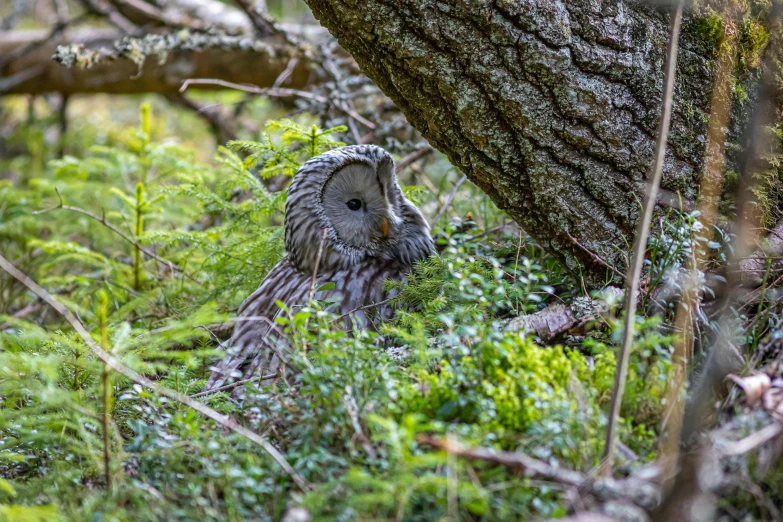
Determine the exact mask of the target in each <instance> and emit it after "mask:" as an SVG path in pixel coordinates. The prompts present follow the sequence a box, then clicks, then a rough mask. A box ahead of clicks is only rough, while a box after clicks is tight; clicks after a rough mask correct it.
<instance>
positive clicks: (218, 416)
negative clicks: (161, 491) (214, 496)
mask: <svg viewBox="0 0 783 522" xmlns="http://www.w3.org/2000/svg"><path fill="white" fill-rule="evenodd" d="M0 268H2V269H3V270H5V271H6V272H8V273H9V274H10V275H11V276H12V277H13V278H14V279H16V280H17V281H19V282H20V283H22V284H23V285H25V286H26V287H27V288H28V289H29V290H30V291H31V292H33V293H34V294H35V295H37V296H38V297H40V298H41V299H42V300H43V301H44V302H45V303H46V304H48V305H49V306H51V307H52V308H54V310H55V311H56V312H57V313H59V314H60V315H62V316H63V317H64V318H65V320H66V321H68V322H69V323H70V325H71V326H72V327H73V329H74V330H76V333H77V334H79V337H81V338H82V340H83V341H84V342H85V344H87V346H88V347H89V348H90V350H91V351H92V352H93V353H94V354H95V356H96V357H98V359H100V360H101V361H103V362H104V363H105V364H106V365H107V366H109V367H110V368H111V369H113V370H114V371H116V372H118V373H120V374H121V375H124V376H125V377H127V378H128V379H130V380H131V381H133V382H135V383H137V384H140V385H142V386H145V387H147V388H149V389H150V390H152V391H153V392H155V393H157V394H159V395H163V396H164V397H168V398H169V399H172V400H174V401H177V402H179V403H181V404H184V405H185V406H187V407H189V408H192V409H194V410H196V411H197V412H199V413H201V414H202V415H204V416H205V417H207V418H210V419H212V420H213V421H215V422H217V423H218V424H220V425H221V426H224V427H226V428H228V429H230V430H232V431H233V432H235V433H238V434H239V435H242V436H243V437H245V438H246V439H248V440H249V441H251V442H253V443H254V444H257V445H258V446H260V447H261V448H263V449H264V451H266V452H267V453H268V454H269V455H270V456H271V457H272V458H273V459H274V460H275V462H277V463H278V464H279V465H280V467H281V468H283V470H284V471H285V472H286V473H287V474H288V476H290V477H291V479H292V480H293V481H294V482H295V483H296V485H297V486H299V488H300V489H301V490H302V491H309V489H310V485H309V484H308V483H307V482H305V480H304V479H303V478H302V477H300V476H299V474H298V473H297V472H296V471H294V469H293V468H292V467H291V465H290V464H289V463H288V462H287V461H286V460H285V457H283V455H281V454H280V452H279V451H278V450H277V448H275V447H274V446H273V445H272V444H270V443H269V441H267V440H266V439H265V438H264V437H262V436H260V435H259V434H257V433H255V432H253V431H250V430H249V429H247V428H245V427H244V426H241V425H240V424H238V423H237V422H236V421H234V420H233V419H231V418H230V417H228V416H227V415H223V414H222V413H219V412H217V411H215V410H213V409H212V408H210V407H209V406H206V405H204V404H201V403H200V402H198V401H195V400H193V399H192V398H190V397H188V396H187V395H182V394H181V393H178V392H176V391H174V390H172V389H171V388H167V387H165V386H161V385H159V384H157V383H156V382H153V381H152V380H150V379H148V378H147V377H144V376H143V375H141V374H139V373H137V372H136V371H135V370H133V369H131V368H128V367H127V366H125V365H124V364H123V363H122V362H120V361H119V360H118V359H116V358H115V357H114V356H112V355H110V354H109V353H107V352H106V351H105V350H104V349H102V348H101V347H100V346H99V345H98V343H96V342H95V340H94V339H93V338H92V336H91V335H90V332H88V331H87V328H85V326H84V325H83V324H82V323H81V321H79V319H77V318H76V316H75V315H73V313H72V312H71V311H70V310H69V309H68V308H66V307H65V305H63V304H62V303H61V302H60V301H58V300H57V299H55V298H54V297H53V296H52V295H51V294H50V293H49V292H47V291H46V290H44V289H43V288H41V287H40V286H39V285H38V284H37V283H36V282H35V281H33V280H32V279H30V278H29V277H27V276H26V275H25V274H23V273H22V272H20V271H19V270H18V269H17V268H16V267H15V266H14V265H12V264H11V262H10V261H8V260H7V259H6V258H5V257H3V256H2V255H0Z"/></svg>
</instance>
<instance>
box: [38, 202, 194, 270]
mask: <svg viewBox="0 0 783 522" xmlns="http://www.w3.org/2000/svg"><path fill="white" fill-rule="evenodd" d="M56 192H57V197H58V198H60V204H59V205H57V206H56V207H51V208H45V209H43V210H36V211H35V212H33V215H34V216H37V215H40V214H46V213H47V212H51V211H52V210H59V209H63V210H70V211H71V212H78V213H79V214H84V215H85V216H87V217H89V218H92V219H94V220H95V221H97V222H98V223H100V224H102V225H103V226H105V227H106V228H108V229H109V230H111V231H112V232H114V233H115V234H117V235H118V236H120V237H121V238H122V239H124V240H125V241H127V242H128V243H130V244H131V245H133V246H135V247H136V248H138V249H139V250H141V251H142V252H143V253H144V254H146V255H147V256H149V257H151V258H152V259H154V260H155V261H158V262H159V263H163V264H164V265H166V266H168V267H169V269H170V270H176V271H177V272H182V273H183V274H184V275H185V277H187V278H188V279H190V280H191V281H193V282H194V283H199V284H201V281H199V280H198V279H195V278H194V277H193V276H190V275H188V274H187V273H186V272H185V270H184V269H183V268H182V267H180V266H179V265H177V264H176V263H173V262H171V261H169V260H168V259H164V258H162V257H160V256H159V255H158V254H156V253H155V252H153V251H152V250H149V249H147V248H145V247H144V246H143V245H142V244H141V243H139V242H138V241H136V240H135V239H133V238H132V237H130V236H128V235H127V234H125V232H123V231H122V230H120V229H119V228H117V227H115V226H114V225H112V224H111V223H109V222H108V221H106V216H105V215H104V216H103V217H101V216H98V215H97V214H93V213H92V212H90V211H89V210H85V209H83V208H79V207H72V206H70V205H64V204H63V197H62V195H61V194H60V191H59V190H56Z"/></svg>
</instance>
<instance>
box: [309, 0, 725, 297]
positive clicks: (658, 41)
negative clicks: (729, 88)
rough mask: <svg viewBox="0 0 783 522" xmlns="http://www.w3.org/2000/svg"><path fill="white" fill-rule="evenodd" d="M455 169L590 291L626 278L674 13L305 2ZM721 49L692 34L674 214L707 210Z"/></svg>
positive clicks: (513, 0)
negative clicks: (696, 207)
mask: <svg viewBox="0 0 783 522" xmlns="http://www.w3.org/2000/svg"><path fill="white" fill-rule="evenodd" d="M306 1H307V3H308V4H309V5H310V7H311V9H312V10H313V13H314V14H315V16H316V17H317V18H318V19H319V20H320V22H321V23H322V25H324V26H325V27H326V28H328V29H329V30H330V31H331V32H332V34H333V35H334V36H336V37H337V39H338V40H339V42H340V44H341V45H342V46H343V47H345V48H346V49H347V50H348V51H349V52H350V53H351V54H352V55H353V57H354V58H355V59H356V61H357V62H358V63H359V65H360V66H361V67H362V69H363V70H364V72H365V73H366V74H367V75H368V76H370V78H372V79H373V80H374V81H375V82H377V84H378V85H379V86H380V88H381V89H382V90H383V91H384V92H385V93H386V94H387V95H388V96H389V97H391V98H392V100H394V102H395V103H396V104H397V105H398V106H399V107H400V109H401V110H402V111H403V112H404V113H405V115H406V116H407V118H408V119H409V121H410V122H411V123H412V124H413V125H414V126H415V127H416V128H417V129H419V130H420V131H421V132H422V134H423V135H424V137H425V138H426V139H427V140H428V141H429V142H430V143H431V144H432V145H434V146H435V147H437V148H438V149H439V150H441V151H443V152H444V153H446V154H447V155H448V157H449V159H450V160H451V162H452V163H453V164H454V165H455V166H457V167H458V168H460V169H461V170H462V171H463V172H464V173H465V174H467V176H468V177H469V178H470V179H471V180H472V181H473V182H474V183H476V184H477V185H478V186H479V187H481V189H483V190H484V191H485V192H486V193H487V194H489V195H490V197H491V198H492V199H493V201H494V202H495V203H496V204H497V205H498V206H499V207H500V208H502V209H504V210H505V211H507V212H508V213H509V215H510V216H511V217H513V218H514V219H515V220H516V221H517V222H518V223H519V224H520V225H521V226H522V227H523V228H524V229H525V230H526V231H527V232H528V233H529V234H530V235H531V236H533V237H534V238H535V239H537V240H538V241H539V242H540V243H541V244H542V245H543V246H544V247H545V248H547V249H548V250H549V251H550V252H552V253H554V254H556V255H557V256H559V257H560V258H561V259H562V260H563V261H564V262H565V263H566V265H567V266H568V267H570V268H571V269H572V270H573V271H574V272H577V273H579V272H581V273H582V274H583V275H584V276H585V278H586V280H587V281H588V283H589V284H593V285H600V284H602V283H604V282H606V281H607V280H608V279H615V280H617V279H618V278H619V276H618V275H617V273H618V272H616V271H612V270H610V269H609V268H608V267H607V265H608V266H611V267H614V268H615V269H619V270H620V271H622V270H624V268H625V266H626V264H627V261H628V259H627V258H628V254H627V252H628V250H629V247H630V245H631V243H632V234H633V231H634V224H635V222H636V219H637V218H638V215H639V208H640V203H639V202H640V196H641V194H642V191H643V187H644V182H645V179H646V177H647V174H648V170H649V167H650V164H651V162H652V159H653V152H654V151H653V149H654V144H655V133H656V128H657V125H658V121H659V118H660V104H661V90H662V83H663V74H662V66H663V62H664V57H665V50H666V44H667V41H666V40H667V31H668V15H667V13H666V12H665V11H664V10H662V9H660V8H656V7H651V6H650V5H645V4H641V3H639V4H637V3H631V2H625V1H616V0H571V1H568V2H563V1H560V0H494V1H489V0H440V1H436V0H306ZM713 69H714V48H713V47H711V46H710V45H709V43H707V42H705V41H704V39H700V38H699V37H698V34H697V31H696V30H695V29H694V27H693V24H691V23H689V22H688V21H686V23H685V26H684V31H683V35H682V38H681V40H680V54H679V60H678V67H677V73H678V76H677V84H676V88H675V110H674V114H673V120H672V127H671V133H670V138H669V142H668V148H667V151H666V160H665V167H664V175H663V183H662V188H663V193H662V198H661V202H662V203H664V204H672V203H673V202H676V201H677V200H678V199H679V196H681V197H682V198H684V200H685V201H692V200H694V199H695V198H696V196H697V191H698V185H699V181H700V176H701V174H702V161H703V158H702V156H703V153H704V146H705V139H706V138H705V136H706V130H707V127H706V121H707V119H708V118H707V117H708V113H709V104H710V92H711V89H712V82H713V75H714V70H713Z"/></svg>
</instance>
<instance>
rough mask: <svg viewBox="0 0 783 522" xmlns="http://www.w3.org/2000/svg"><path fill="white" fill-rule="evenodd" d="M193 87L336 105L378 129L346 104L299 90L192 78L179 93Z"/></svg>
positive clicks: (371, 127) (366, 125)
mask: <svg viewBox="0 0 783 522" xmlns="http://www.w3.org/2000/svg"><path fill="white" fill-rule="evenodd" d="M191 85H220V86H221V87H225V88H227V89H236V90H238V91H243V92H249V93H251V94H258V95H259V96H272V97H274V98H290V97H296V98H305V99H307V100H313V101H316V102H318V103H327V104H334V106H335V107H337V108H338V109H340V110H341V111H343V112H344V113H345V114H347V115H348V116H351V117H352V118H354V119H355V120H356V121H359V122H361V123H363V124H364V126H365V127H368V128H370V129H375V127H376V125H375V124H374V123H373V122H371V121H370V120H368V119H367V118H365V117H364V116H362V115H361V114H359V113H358V112H356V111H354V110H352V109H351V108H350V107H348V106H346V105H345V103H343V102H340V101H334V100H330V99H329V98H327V97H325V96H320V95H318V94H313V93H311V92H307V91H300V90H299V89H288V88H286V87H269V88H262V87H258V86H256V85H247V84H241V83H234V82H228V81H226V80H217V79H213V78H191V79H188V80H185V81H184V82H182V87H180V88H179V92H185V91H186V90H187V88H188V87H190V86H191Z"/></svg>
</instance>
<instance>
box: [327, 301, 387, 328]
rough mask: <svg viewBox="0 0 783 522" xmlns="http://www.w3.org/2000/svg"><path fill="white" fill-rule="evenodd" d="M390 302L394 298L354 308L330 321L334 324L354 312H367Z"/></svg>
mask: <svg viewBox="0 0 783 522" xmlns="http://www.w3.org/2000/svg"><path fill="white" fill-rule="evenodd" d="M395 297H396V296H395ZM392 301H394V297H388V298H386V299H384V300H383V301H378V302H377V303H370V304H368V305H364V306H360V307H359V308H354V309H353V310H351V311H349V312H345V313H344V314H343V315H341V316H340V317H335V318H334V319H332V322H333V323H335V322H337V321H339V320H341V319H345V318H346V317H348V316H349V315H352V314H354V313H356V312H361V311H362V310H369V309H370V308H376V307H378V306H381V305H385V304H388V303H391V302H392Z"/></svg>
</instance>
